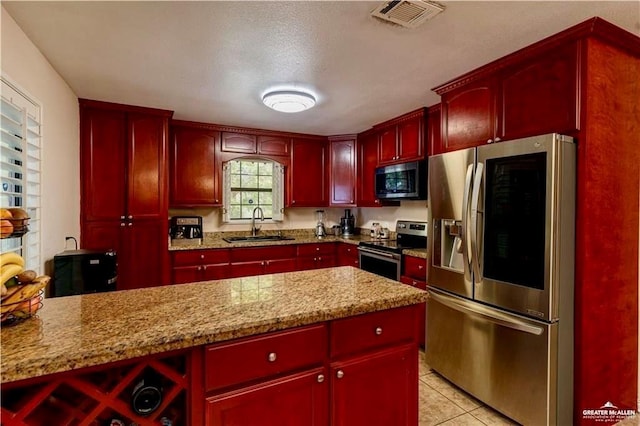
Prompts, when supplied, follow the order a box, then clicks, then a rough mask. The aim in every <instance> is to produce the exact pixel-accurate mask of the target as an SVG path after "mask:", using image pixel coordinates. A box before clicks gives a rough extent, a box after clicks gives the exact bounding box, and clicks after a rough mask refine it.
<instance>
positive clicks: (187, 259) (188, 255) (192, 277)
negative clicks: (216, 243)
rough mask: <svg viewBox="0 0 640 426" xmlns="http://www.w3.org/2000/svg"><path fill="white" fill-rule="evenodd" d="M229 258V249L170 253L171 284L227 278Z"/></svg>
mask: <svg viewBox="0 0 640 426" xmlns="http://www.w3.org/2000/svg"><path fill="white" fill-rule="evenodd" d="M230 258H231V257H230V251H229V249H207V250H185V251H174V252H171V265H172V281H171V282H172V283H173V284H181V283H191V282H196V281H208V280H219V279H222V278H227V277H228V276H229V275H230V274H229V262H230Z"/></svg>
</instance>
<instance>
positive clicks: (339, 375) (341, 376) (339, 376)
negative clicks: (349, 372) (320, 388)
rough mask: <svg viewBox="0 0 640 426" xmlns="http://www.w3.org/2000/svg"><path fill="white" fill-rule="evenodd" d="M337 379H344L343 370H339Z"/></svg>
mask: <svg viewBox="0 0 640 426" xmlns="http://www.w3.org/2000/svg"><path fill="white" fill-rule="evenodd" d="M336 377H337V378H338V379H342V378H343V377H344V372H343V371H342V370H338V372H337V373H336Z"/></svg>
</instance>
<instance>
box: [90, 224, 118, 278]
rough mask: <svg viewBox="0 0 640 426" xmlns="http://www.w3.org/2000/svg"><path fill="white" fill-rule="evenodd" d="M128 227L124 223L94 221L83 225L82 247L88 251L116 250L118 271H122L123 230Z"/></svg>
mask: <svg viewBox="0 0 640 426" xmlns="http://www.w3.org/2000/svg"><path fill="white" fill-rule="evenodd" d="M124 226H126V224H125V222H124V221H120V220H119V219H118V220H111V221H92V222H84V223H83V224H82V239H81V244H80V246H81V247H82V248H83V249H87V250H115V251H116V254H117V256H118V270H119V269H120V253H121V251H122V247H121V242H122V230H123V229H124Z"/></svg>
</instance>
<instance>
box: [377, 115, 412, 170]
mask: <svg viewBox="0 0 640 426" xmlns="http://www.w3.org/2000/svg"><path fill="white" fill-rule="evenodd" d="M373 129H374V131H375V132H376V134H377V138H378V164H379V165H386V164H394V163H404V162H407V161H416V160H422V159H424V157H425V149H424V146H425V145H424V108H420V109H418V110H416V111H412V112H410V113H408V114H404V115H402V116H400V117H396V118H394V119H393V120H389V121H386V122H384V123H381V124H378V125H376V126H374V127H373Z"/></svg>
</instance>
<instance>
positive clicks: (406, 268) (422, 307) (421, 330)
mask: <svg viewBox="0 0 640 426" xmlns="http://www.w3.org/2000/svg"><path fill="white" fill-rule="evenodd" d="M403 262H404V264H403V265H402V271H403V273H402V276H401V277H400V282H402V283H404V284H408V285H410V286H412V287H415V288H418V289H420V290H426V289H427V282H426V281H425V278H426V270H427V261H426V259H422V258H419V257H414V256H403ZM426 318H427V304H426V303H421V304H419V305H418V318H417V321H418V326H417V330H418V331H417V332H418V343H419V344H420V346H421V347H423V348H424V345H425V335H426Z"/></svg>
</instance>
